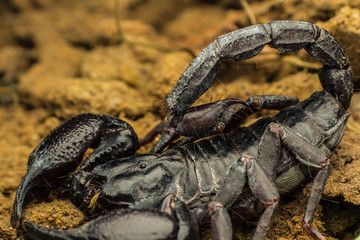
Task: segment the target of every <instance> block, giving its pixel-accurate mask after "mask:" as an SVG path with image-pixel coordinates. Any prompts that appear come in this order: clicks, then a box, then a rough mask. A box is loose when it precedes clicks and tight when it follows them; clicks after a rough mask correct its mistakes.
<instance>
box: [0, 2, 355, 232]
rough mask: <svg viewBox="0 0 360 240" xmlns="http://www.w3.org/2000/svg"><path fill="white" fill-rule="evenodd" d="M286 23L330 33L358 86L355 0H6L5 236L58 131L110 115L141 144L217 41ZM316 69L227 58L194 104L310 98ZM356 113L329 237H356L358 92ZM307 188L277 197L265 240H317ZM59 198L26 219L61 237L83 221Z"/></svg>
mask: <svg viewBox="0 0 360 240" xmlns="http://www.w3.org/2000/svg"><path fill="white" fill-rule="evenodd" d="M285 19H290V20H303V21H309V22H312V23H315V24H318V25H319V26H322V27H324V28H326V29H327V30H328V31H329V32H330V33H332V34H333V35H334V36H335V38H336V39H337V40H338V41H339V43H340V44H341V45H342V46H343V47H344V48H345V49H346V52H347V53H348V56H349V59H350V62H351V65H352V68H353V70H354V75H355V80H356V81H357V82H356V89H359V88H360V84H358V82H360V42H359V39H360V3H359V1H358V0H331V1H329V0H317V1H315V0H305V1H297V0H290V1H277V0H270V1H248V2H246V1H245V0H243V1H237V0H222V1H221V0H218V1H217V0H212V1H200V0H198V1H192V0H179V1H175V0H145V1H143V0H142V1H140V0H132V1H130V0H123V1H120V0H118V1H101V0H88V1H76V0H63V1H50V0H32V1H21V0H6V1H1V2H0V163H1V164H0V177H1V178H0V179H1V181H0V239H16V233H15V230H14V229H13V228H12V227H11V226H10V223H9V218H10V211H11V208H12V203H13V201H14V196H15V192H16V189H17V187H18V185H19V183H20V181H21V179H22V177H23V176H24V174H25V173H26V164H27V159H28V156H29V155H30V153H31V151H32V150H33V149H34V148H35V146H36V145H37V144H38V143H39V142H40V141H41V140H42V139H43V138H44V137H45V136H46V135H47V134H48V133H49V132H50V131H51V129H53V128H55V127H56V126H57V125H58V124H60V123H61V122H63V121H64V120H66V119H68V118H69V117H71V116H74V115H77V114H79V113H83V112H92V113H105V114H110V115H112V116H116V117H120V118H122V119H125V120H127V121H128V122H129V123H131V124H132V126H133V127H134V129H135V130H136V132H137V133H138V135H139V137H140V138H142V137H143V136H144V135H145V134H146V133H147V132H148V131H149V130H150V129H151V128H152V127H153V126H155V125H156V124H157V123H158V122H159V121H161V120H162V119H164V118H165V115H166V113H165V108H164V102H163V98H164V96H166V95H167V94H168V93H169V92H170V90H171V89H172V87H173V86H174V85H175V83H176V81H177V79H178V77H179V76H180V74H181V73H182V72H183V71H184V69H185V68H186V67H187V65H188V64H189V63H190V61H191V60H192V59H193V57H194V56H195V55H197V54H198V53H199V52H200V51H201V49H203V48H204V47H206V46H207V45H208V44H209V43H211V42H212V41H213V40H214V39H215V37H216V36H218V35H221V34H224V33H226V32H229V31H232V30H235V29H238V28H242V27H245V26H249V25H252V24H254V23H267V22H268V21H270V20H285ZM319 66H321V65H320V64H319V63H317V62H316V61H315V60H314V59H312V58H311V57H309V56H308V55H307V54H306V53H305V51H301V52H299V53H296V54H279V53H278V52H277V51H276V50H274V49H271V48H269V47H265V49H264V50H263V52H262V53H261V54H260V55H259V56H257V57H256V58H254V59H250V60H247V61H245V62H243V63H234V62H232V61H225V62H224V63H223V64H222V69H221V73H220V75H219V77H218V80H217V82H216V83H215V84H214V86H213V87H212V88H211V89H210V90H209V91H208V92H207V93H206V94H204V96H203V97H202V98H201V99H200V100H198V102H197V103H198V104H200V103H207V102H210V101H215V100H219V99H222V98H228V97H236V98H240V99H243V100H245V99H246V98H247V97H249V96H252V95H256V94H279V95H289V96H298V97H299V98H301V99H305V98H307V97H308V96H309V95H310V94H311V93H312V92H314V91H316V90H320V89H321V86H320V84H319V81H318V78H317V74H316V69H317V68H319ZM350 110H351V112H352V116H351V118H350V121H349V124H348V127H347V129H346V132H345V136H344V138H343V141H342V142H341V144H340V146H339V147H338V148H337V149H336V150H335V152H334V154H333V156H332V159H331V160H332V170H331V174H330V177H329V179H328V182H327V185H326V188H325V192H324V195H323V199H322V201H321V204H320V205H319V207H318V208H317V212H316V217H315V221H314V225H315V226H316V227H317V228H318V229H319V230H320V231H321V232H323V233H324V234H325V235H327V236H329V239H353V238H354V237H355V236H357V235H358V234H360V224H359V222H360V160H359V150H358V149H360V146H359V145H358V143H359V142H360V136H359V133H360V124H359V121H360V96H358V95H356V94H355V96H354V97H353V101H352V105H351V109H350ZM269 114H273V112H270V111H263V112H262V113H261V114H257V115H256V117H261V116H265V115H269ZM148 148H149V147H147V148H142V149H141V150H140V151H141V152H146V151H148ZM309 188H310V184H309V183H307V184H304V185H303V188H300V189H299V190H297V191H296V192H294V193H293V194H291V195H290V196H287V197H286V198H284V199H282V200H281V203H280V210H279V213H278V214H277V217H276V218H275V219H274V224H273V226H272V228H271V230H270V231H269V234H268V237H267V239H310V238H309V236H308V235H307V234H306V233H304V231H303V230H302V229H301V221H302V217H303V214H304V209H305V205H306V201H307V197H308V194H309ZM57 198H58V197H57V196H53V197H50V198H49V199H48V200H47V201H46V202H33V203H32V204H31V205H29V206H28V207H27V208H26V210H25V213H24V216H23V217H24V218H25V219H30V220H31V221H34V222H37V223H38V224H40V225H43V226H47V227H54V228H61V229H66V228H72V227H74V226H76V225H78V224H81V223H83V222H84V221H85V217H84V216H83V214H82V213H81V212H80V211H79V210H77V209H76V208H75V207H74V206H73V205H72V204H71V202H70V201H69V200H68V199H57ZM235 223H236V224H235ZM234 226H235V227H234V228H235V236H236V237H237V238H238V239H249V238H250V237H251V234H252V232H253V230H254V226H255V225H254V223H248V224H241V223H237V220H236V219H235V220H234ZM203 235H204V238H208V232H205V233H204V234H203Z"/></svg>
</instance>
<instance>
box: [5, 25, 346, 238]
mask: <svg viewBox="0 0 360 240" xmlns="http://www.w3.org/2000/svg"><path fill="white" fill-rule="evenodd" d="M266 44H269V45H270V46H271V47H274V48H276V49H278V50H279V51H280V52H291V51H298V50H300V49H302V48H304V49H305V50H306V51H307V52H308V53H309V54H310V55H311V56H313V57H315V58H316V59H317V60H318V61H320V62H321V63H323V64H324V67H323V68H322V69H320V70H319V78H320V81H321V84H322V86H323V88H324V90H323V91H320V92H315V93H314V94H312V95H311V96H310V97H309V98H308V99H306V100H304V101H302V102H298V99H297V98H294V97H284V96H273V95H264V96H255V97H251V98H249V99H248V100H247V101H246V102H242V101H240V100H237V99H225V100H222V101H218V102H214V103H210V104H206V105H202V106H198V107H193V108H189V107H190V106H191V105H192V104H193V103H194V101H195V100H196V99H198V98H199V97H200V96H201V95H202V94H203V93H204V92H205V91H206V90H207V89H208V88H209V87H210V86H211V85H212V83H213V81H214V80H215V78H216V76H217V74H218V72H219V69H220V61H221V59H225V58H230V59H234V60H236V61H241V60H245V59H248V58H252V57H254V56H256V55H257V54H258V53H259V52H260V51H261V50H262V49H263V47H264V46H265V45H266ZM352 94H353V75H352V71H351V68H350V66H349V61H348V59H347V57H346V54H345V51H344V50H343V48H342V47H341V46H340V45H339V44H338V43H337V42H336V41H335V39H334V38H333V37H332V36H331V35H330V34H329V33H328V32H327V31H326V30H324V29H322V28H320V27H318V26H316V25H313V24H311V23H307V22H296V21H273V22H270V23H269V24H259V25H254V26H250V27H247V28H243V29H239V30H236V31H233V32H230V33H228V34H225V35H222V36H219V37H218V38H217V39H216V40H215V41H214V42H213V43H211V44H210V45H209V46H208V47H207V48H205V49H204V50H203V51H202V52H201V53H200V54H199V55H198V56H197V57H196V58H195V59H194V60H193V61H192V62H191V64H190V65H189V67H188V68H187V69H186V70H185V72H184V73H183V74H182V75H181V77H180V79H179V81H178V82H177V84H176V86H175V87H174V89H173V91H172V92H171V93H170V94H169V95H168V96H167V97H166V106H167V110H168V122H163V123H161V124H159V125H158V126H157V127H156V128H155V129H154V130H152V131H151V132H150V133H149V134H148V135H147V136H146V137H145V139H144V140H143V141H142V142H141V143H142V144H145V143H147V142H149V141H152V139H153V138H154V137H155V136H156V134H158V133H161V134H162V136H161V139H160V141H159V142H158V143H157V144H156V145H155V148H154V149H153V153H150V154H144V155H135V152H136V150H137V149H138V141H137V137H136V134H135V133H134V131H133V130H132V128H131V127H130V126H129V125H128V124H127V123H125V122H124V121H122V120H119V119H115V118H112V117H109V116H105V115H93V114H83V115H79V116H77V117H74V118H72V119H70V120H68V121H67V122H65V123H64V124H62V125H60V126H59V127H58V128H56V129H55V130H54V131H53V132H51V133H50V134H49V135H48V136H47V137H46V138H45V139H44V141H43V142H42V143H40V145H39V146H38V147H37V148H36V149H35V150H34V152H33V153H32V154H31V156H30V158H29V165H28V173H27V174H26V175H25V177H24V179H23V181H22V183H21V184H20V186H19V189H18V192H17V195H16V199H15V203H14V211H13V213H12V218H11V222H12V224H13V226H16V225H17V222H18V218H19V217H20V216H21V213H22V209H23V207H24V204H25V203H24V201H25V200H26V199H27V198H28V195H29V194H28V193H29V191H30V190H31V189H32V188H33V186H35V184H39V183H40V182H41V179H42V178H44V177H45V178H49V177H56V176H57V175H59V174H61V175H64V174H68V173H70V172H73V171H75V168H76V163H78V162H79V161H80V160H81V158H82V156H83V154H84V152H85V150H86V149H87V148H89V147H93V148H94V149H95V150H94V151H93V152H92V153H91V154H90V156H89V157H88V159H87V160H86V161H85V162H84V163H82V164H81V165H80V170H77V171H76V172H75V173H74V174H72V176H74V179H73V184H72V186H73V187H72V191H73V196H74V202H75V204H76V205H78V206H81V205H85V206H88V205H89V204H91V203H90V202H91V200H94V198H95V197H98V198H97V202H98V203H101V205H102V206H111V208H131V209H133V210H129V212H128V213H129V214H130V215H132V214H134V215H136V213H137V211H138V209H144V210H143V211H149V212H150V211H152V210H154V209H155V210H157V211H159V212H162V211H161V210H160V209H162V208H161V207H160V205H161V204H162V203H164V202H165V200H164V198H165V199H166V198H169V196H176V199H177V201H174V202H177V204H176V205H181V208H176V209H180V210H176V214H172V216H176V217H174V218H173V219H175V220H176V222H178V223H179V230H178V231H177V236H176V238H177V239H185V238H193V237H196V236H197V234H196V228H192V227H191V226H193V224H194V223H201V222H202V221H203V219H204V218H210V219H211V229H212V231H211V232H212V237H213V238H214V239H231V238H232V227H231V221H230V217H229V214H228V211H227V209H228V208H230V207H231V208H232V209H234V210H237V211H239V213H240V214H241V215H242V216H247V217H253V216H255V215H260V218H259V221H258V225H257V227H256V230H255V233H254V236H253V239H264V237H265V235H266V232H267V230H268V229H269V227H270V224H271V220H272V218H273V216H274V212H275V210H276V208H277V206H278V202H279V199H280V196H281V195H283V194H285V193H287V192H290V191H292V190H293V189H295V188H297V187H298V186H299V184H300V183H301V182H302V181H303V180H304V179H306V178H307V177H308V175H309V171H308V170H309V168H311V169H312V171H313V173H314V174H315V178H314V181H313V185H312V188H311V190H310V196H309V201H308V204H307V207H306V211H305V216H304V220H303V221H304V222H303V227H304V228H305V230H307V231H308V232H309V233H310V234H311V235H312V236H313V237H315V238H317V239H324V237H323V236H322V234H321V233H320V232H319V231H318V230H316V229H315V228H313V227H312V226H311V224H312V221H313V218H314V213H315V209H316V206H317V205H318V203H319V201H320V198H321V194H322V192H323V190H324V186H325V183H326V178H327V176H328V173H329V166H330V165H329V157H330V155H331V153H332V151H333V150H334V148H335V147H336V146H337V145H338V144H339V143H340V141H341V139H342V136H343V133H344V129H345V127H346V123H347V120H348V118H349V115H350V113H349V112H348V108H349V105H350V101H351V97H352ZM261 109H275V110H280V111H279V113H278V114H276V115H275V116H273V117H267V118H262V119H260V120H258V121H257V122H255V123H253V124H252V125H250V126H248V127H242V126H241V124H242V123H243V122H244V121H245V120H246V118H247V117H248V116H249V115H251V114H253V113H254V112H257V111H259V110H261ZM180 136H185V137H184V138H183V139H181V140H179V141H177V142H175V143H174V141H176V140H177V139H178V138H179V137H180ZM202 138H203V139H202ZM195 140H196V141H195ZM173 143H174V144H173ZM169 146H170V147H169ZM166 147H168V149H167V150H166V151H164V152H162V151H163V149H165V148H166ZM245 186H248V187H245ZM169 212H172V211H169ZM112 216H113V215H109V216H108V217H106V216H104V217H101V219H102V220H101V221H107V220H105V219H109V221H112ZM144 218H145V217H144ZM94 221H96V220H94ZM164 221H165V219H164ZM129 222H131V221H129ZM88 226H92V225H91V224H90V225H88ZM25 227H26V230H27V231H29V232H35V231H37V230H38V229H39V227H36V226H35V225H33V224H30V223H27V224H26V225H25ZM148 230H149V229H147V228H145V229H144V232H147V231H148ZM54 231H56V230H54ZM74 231H79V233H78V234H79V236H80V233H81V234H85V235H86V233H85V232H86V231H85V230H84V229H83V228H80V229H79V230H74ZM41 232H42V233H43V234H46V236H52V234H53V230H44V229H43V231H41ZM57 233H58V232H57ZM66 234H67V233H65V232H64V234H63V236H65V235H66ZM60 235H61V234H60ZM36 236H37V235H36ZM73 236H74V238H75V237H76V236H78V235H73ZM64 238H65V237H64ZM70 239H71V238H70Z"/></svg>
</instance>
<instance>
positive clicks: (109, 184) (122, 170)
mask: <svg viewBox="0 0 360 240" xmlns="http://www.w3.org/2000/svg"><path fill="white" fill-rule="evenodd" d="M176 164H177V163H176V160H173V159H171V156H169V157H166V155H161V156H160V155H134V156H130V157H127V158H123V159H114V160H112V161H109V162H107V163H105V164H102V165H99V166H97V167H95V168H94V169H93V171H92V172H81V173H78V175H77V176H76V177H75V178H74V181H73V186H72V191H73V194H74V196H75V200H74V202H75V204H76V205H82V206H84V205H86V206H87V207H88V208H89V207H91V205H94V203H93V201H94V199H96V201H97V202H99V203H101V205H102V207H104V205H105V206H107V205H109V206H110V207H112V206H128V207H131V206H133V205H135V204H142V203H143V202H145V203H148V204H149V203H150V204H152V205H155V204H158V202H157V201H158V200H159V201H160V200H161V199H163V198H164V196H166V195H168V194H169V193H171V192H172V189H171V188H173V185H174V184H173V177H174V175H175V171H176V169H178V168H177V167H176ZM84 194H85V195H84Z"/></svg>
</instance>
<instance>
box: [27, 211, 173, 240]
mask: <svg viewBox="0 0 360 240" xmlns="http://www.w3.org/2000/svg"><path fill="white" fill-rule="evenodd" d="M24 226H25V230H26V231H27V232H28V233H30V234H31V235H32V236H34V237H35V238H37V239H56V240H60V239H64V240H70V239H78V240H81V239H90V238H91V239H108V240H112V239H175V238H176V233H177V231H178V224H177V222H176V221H174V219H173V218H172V217H171V216H170V215H168V214H167V213H163V212H160V211H155V210H147V209H126V210H124V209H122V210H119V209H118V210H114V211H112V212H110V213H109V214H107V215H104V216H101V217H98V218H96V219H94V220H92V221H90V222H88V223H86V224H84V225H82V226H81V227H79V228H75V229H69V230H56V229H48V228H45V227H41V226H38V225H36V224H35V223H32V222H28V221H25V222H24Z"/></svg>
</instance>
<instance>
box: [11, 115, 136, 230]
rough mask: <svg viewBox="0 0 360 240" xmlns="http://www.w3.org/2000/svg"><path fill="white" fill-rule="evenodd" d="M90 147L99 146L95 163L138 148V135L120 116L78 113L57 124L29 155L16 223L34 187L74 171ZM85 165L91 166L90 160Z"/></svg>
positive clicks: (15, 209)
mask: <svg viewBox="0 0 360 240" xmlns="http://www.w3.org/2000/svg"><path fill="white" fill-rule="evenodd" d="M114 146H115V147H114ZM89 147H98V149H95V150H94V151H93V153H92V154H90V156H89V159H91V160H92V161H91V164H93V162H95V161H97V162H99V160H101V161H104V160H105V161H106V160H108V159H110V158H112V157H115V156H119V155H120V156H126V155H131V154H133V153H134V152H135V151H136V150H137V149H138V143H137V136H136V135H135V133H134V131H133V129H132V128H131V126H130V125H129V124H128V123H126V122H124V121H122V120H120V119H117V118H112V117H110V116H106V115H95V114H90V113H86V114H80V115H78V116H75V117H73V118H71V119H69V120H68V121H66V122H64V123H63V124H61V125H60V126H58V127H57V128H55V129H54V130H53V131H52V132H51V133H50V134H49V135H48V136H47V137H46V138H45V139H44V140H43V141H42V142H41V143H40V144H39V145H38V146H37V147H36V148H35V149H34V151H33V152H32V153H31V155H30V157H29V160H28V167H27V173H26V175H25V176H24V178H23V179H22V181H21V183H20V186H19V188H18V191H17V193H16V197H15V201H14V205H13V211H12V215H11V219H10V221H11V225H12V226H13V227H15V226H16V225H17V223H18V219H19V216H21V213H22V209H23V207H24V205H25V204H27V203H28V202H29V201H30V200H31V198H30V196H28V195H29V194H28V193H29V192H30V190H33V188H34V186H37V185H44V181H45V183H48V181H51V180H55V179H56V178H58V177H61V176H64V175H68V174H69V173H70V172H72V171H74V170H75V169H76V167H77V166H78V164H79V163H80V162H81V160H82V158H83V155H84V153H85V151H86V150H87V149H88V148H89ZM100 156H101V157H102V158H100ZM85 167H88V168H89V164H87V165H85Z"/></svg>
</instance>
